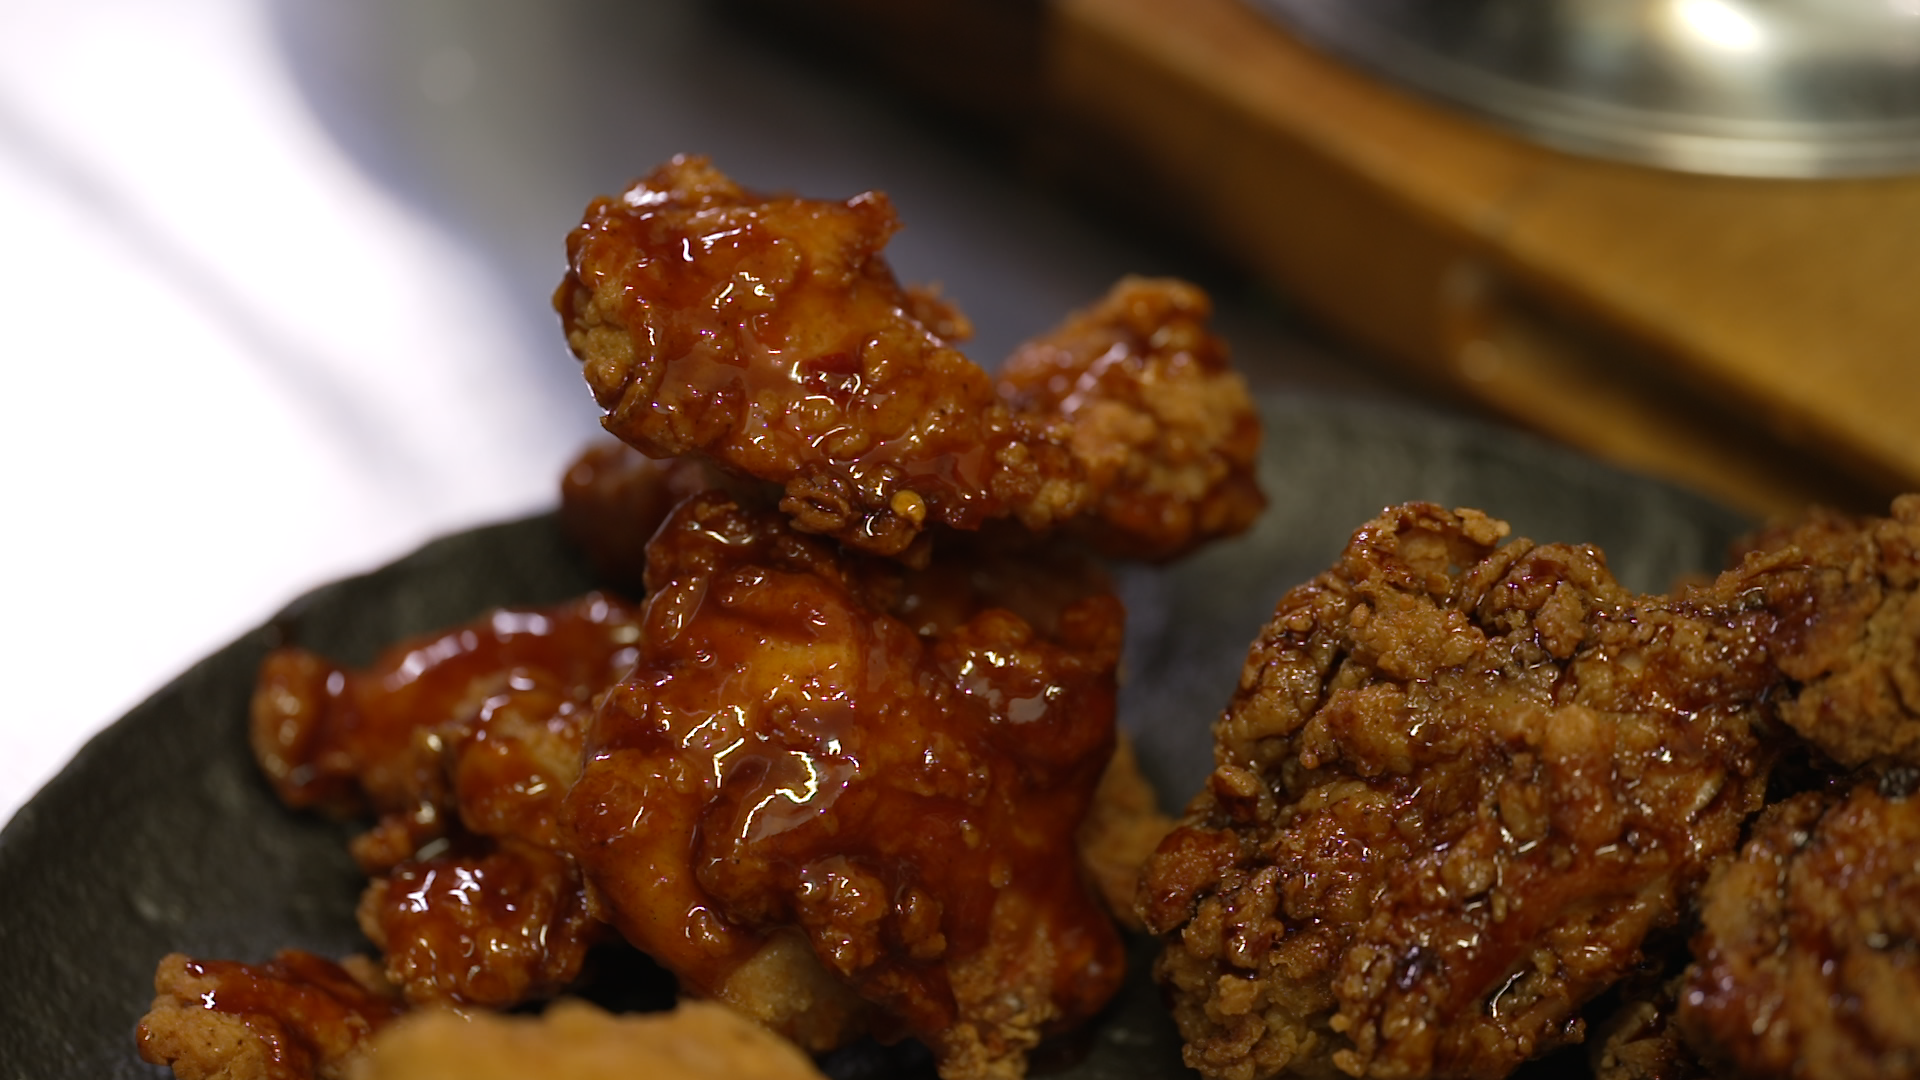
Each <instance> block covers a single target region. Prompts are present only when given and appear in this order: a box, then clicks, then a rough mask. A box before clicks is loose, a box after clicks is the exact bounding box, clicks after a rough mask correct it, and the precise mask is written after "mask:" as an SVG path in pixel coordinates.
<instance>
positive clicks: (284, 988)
mask: <svg viewBox="0 0 1920 1080" xmlns="http://www.w3.org/2000/svg"><path fill="white" fill-rule="evenodd" d="M350 963H351V962H350ZM357 966H358V970H349V968H348V967H346V966H342V965H340V964H335V963H333V962H332V961H329V960H323V959H321V958H320V957H318V956H314V955H313V954H311V953H304V952H299V951H296V950H288V951H286V952H283V953H281V954H280V955H279V956H278V957H276V958H275V959H273V960H271V961H269V962H267V963H264V964H233V963H226V962H223V961H202V960H190V959H188V958H187V957H185V956H182V955H180V954H178V953H174V954H173V955H171V956H168V957H166V958H165V959H163V960H161V961H160V968H159V970H158V971H157V972H156V973H155V975H154V979H153V986H154V991H155V993H156V994H157V996H156V997H155V998H154V1001H153V1008H152V1009H151V1010H150V1011H149V1012H148V1013H147V1015H146V1016H145V1017H143V1018H142V1019H141V1021H140V1027H139V1030H138V1032H137V1033H136V1035H135V1039H136V1041H137V1045H138V1047H139V1050H140V1056H141V1058H143V1059H145V1060H146V1061H148V1062H151V1063H152V1064H155V1065H170V1066H172V1067H173V1073H174V1075H175V1076H177V1077H179V1080H309V1078H312V1077H319V1078H320V1080H335V1078H337V1077H344V1076H346V1074H347V1071H348V1067H349V1065H350V1064H351V1063H352V1061H353V1060H354V1058H356V1057H357V1056H359V1053H360V1051H361V1049H362V1046H363V1043H364V1041H365V1039H366V1038H367V1037H368V1036H369V1035H370V1034H371V1033H372V1032H374V1031H375V1030H377V1029H378V1028H380V1027H381V1026H382V1025H383V1024H386V1023H387V1022H388V1021H390V1020H392V1019H393V1018H394V1017H396V1016H398V1015H399V1014H400V1011H401V1005H400V1002H399V1001H398V1000H397V999H396V998H395V996H394V993H393V989H392V988H391V987H389V986H385V985H384V984H382V983H381V981H380V978H379V975H378V973H377V972H375V971H374V970H373V968H372V965H370V964H364V963H361V964H358V965H357Z"/></svg>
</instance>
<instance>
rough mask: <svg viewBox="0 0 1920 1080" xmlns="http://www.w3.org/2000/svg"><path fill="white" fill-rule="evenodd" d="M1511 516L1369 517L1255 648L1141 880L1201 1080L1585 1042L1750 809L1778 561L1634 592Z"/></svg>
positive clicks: (1771, 674)
mask: <svg viewBox="0 0 1920 1080" xmlns="http://www.w3.org/2000/svg"><path fill="white" fill-rule="evenodd" d="M1506 533H1507V527H1506V525H1505V524H1504V523H1502V522H1499V521H1494V520H1492V519H1489V518H1487V517H1486V516H1484V515H1482V514H1480V513H1478V512H1476V511H1470V510H1462V511H1458V512H1456V513H1448V512H1447V511H1444V510H1442V509H1440V508H1439V507H1436V506H1432V505H1428V504H1411V505H1408V506H1403V507H1400V508H1397V509H1392V510H1389V511H1387V512H1386V513H1385V514H1384V515H1383V516H1381V517H1379V518H1377V519H1375V520H1373V521H1371V522H1369V523H1367V524H1366V525H1365V526H1363V527H1362V528H1361V529H1360V530H1359V531H1358V532H1356V533H1355V534H1354V537H1353V540H1352V542H1351V543H1350V544H1349V545H1348V547H1347V549H1346V552H1345V553H1344V554H1343V555H1342V557H1341V559H1340V561H1339V562H1338V563H1337V564H1336V565H1335V566H1334V567H1333V568H1332V569H1331V570H1329V571H1327V572H1326V573H1324V574H1322V575H1320V576H1319V577H1318V578H1316V579H1314V580H1313V581H1312V582H1309V583H1308V584H1306V585H1303V586H1300V587H1298V588H1296V589H1294V590H1293V591H1291V592H1289V593H1288V594H1287V595H1286V597H1285V598H1283V599H1282V600H1281V601H1280V604H1279V606H1278V608H1277V609H1276V610H1275V612H1274V615H1273V618H1272V620H1271V621H1270V622H1269V623H1268V624H1267V626H1266V628H1265V629H1264V630H1263V631H1262V633H1261V635H1260V638H1259V639H1258V640H1257V641H1256V642H1255V644H1254V646H1253V649H1252V651H1251V653H1250V654H1249V656H1248V658H1247V663H1246V667H1245V669H1244V671H1243V673H1242V676H1241V683H1240V688H1239V691H1238V692H1237V694H1236V695H1235V697H1234V699H1233V701H1232V704H1231V705H1230V706H1229V707H1228V709H1227V710H1226V712H1225V714H1224V715H1223V716H1222V717H1221V719H1220V720H1219V722H1218V723H1217V724H1216V726H1215V729H1214V730H1215V735H1216V739H1217V748H1216V758H1217V761H1218V767H1217V768H1216V770H1215V772H1214V773H1213V775H1212V777H1211V778H1210V779H1209V781H1208V786H1207V788H1206V789H1205V790H1204V791H1203V792H1202V793H1201V794H1200V795H1199V796H1198V797H1197V798H1196V799H1195V801H1194V803H1193V804H1192V805H1191V807H1190V808H1189V813H1188V815H1187V818H1186V820H1185V822H1184V823H1183V824H1182V825H1181V827H1179V828H1177V829H1176V830H1175V831H1174V832H1173V833H1172V834H1170V836H1169V837H1168V839H1167V840H1166V841H1165V842H1164V843H1162V845H1161V846H1160V849H1159V851H1158V852H1157V853H1156V854H1155V856H1154V857H1153V859H1152V860H1150V861H1149V863H1148V866H1147V869H1146V871H1145V874H1144V880H1143V883H1142V893H1141V896H1142V914H1143V916H1144V917H1145V920H1146V922H1147V925H1148V926H1149V927H1150V928H1152V929H1153V930H1155V931H1156V932H1158V933H1161V934H1165V935H1168V942H1167V949H1166V952H1165V954H1164V956H1163V958H1162V960H1161V962H1160V964H1159V966H1158V969H1157V974H1158V977H1159V978H1160V980H1161V982H1162V983H1163V985H1164V986H1165V987H1166V988H1167V989H1168V990H1169V991H1170V992H1171V996H1172V999H1173V1006H1174V1012H1175V1017H1176V1019H1177V1021H1178V1023H1179V1025H1180V1028H1181V1031H1182V1033H1183V1035H1184V1036H1185V1038H1186V1040H1187V1050H1186V1054H1187V1061H1188V1063H1189V1064H1191V1065H1192V1066H1193V1067H1194V1068H1197V1069H1199V1070H1200V1071H1201V1072H1202V1073H1204V1074H1206V1075H1207V1076H1209V1077H1219V1078H1231V1080H1251V1078H1254V1077H1265V1076H1271V1075H1275V1074H1278V1073H1281V1072H1283V1071H1291V1072H1294V1073H1298V1074H1301V1075H1308V1076H1327V1075H1333V1074H1334V1072H1335V1070H1339V1071H1341V1072H1345V1073H1347V1074H1349V1075H1353V1076H1375V1077H1400V1078H1410V1077H1427V1076H1471V1077H1498V1076H1503V1075H1505V1074H1506V1073H1507V1072H1509V1071H1510V1070H1512V1069H1513V1068H1514V1067H1515V1066H1517V1065H1518V1064H1520V1063H1521V1062H1523V1061H1525V1060H1527V1059H1528V1058H1530V1057H1533V1056H1535V1055H1538V1054H1541V1053H1544V1052H1545V1051H1548V1050H1550V1049H1553V1048H1554V1047H1556V1046H1559V1045H1562V1044H1564V1043H1567V1042H1570V1041H1578V1040H1579V1039H1580V1038H1581V1036H1582V1027H1581V1019H1580V1017H1579V1010H1580V1008H1581V1006H1582V1005H1584V1004H1585V1003H1586V1002H1587V1001H1588V1000H1589V999H1591V998H1592V997H1594V996H1595V995H1596V994H1598V993H1599V992H1600V991H1602V990H1603V989H1605V988H1606V987H1607V986H1608V985H1610V984H1611V983H1613V982H1614V981H1615V980H1617V979H1618V978H1619V977H1620V976H1621V975H1623V974H1624V973H1625V972H1627V971H1628V970H1630V969H1631V968H1632V967H1633V966H1634V965H1635V963H1636V962H1637V961H1638V960H1639V959H1640V952H1641V947H1642V943H1643V940H1644V939H1645V938H1646V936H1647V934H1648V932H1649V931H1651V930H1653V929H1655V928H1657V927H1662V926H1665V925H1668V924H1671V923H1673V922H1674V921H1675V919H1676V917H1677V916H1678V914H1679V913H1680V910H1681V905H1682V903H1683V902H1684V898H1685V897H1686V896H1687V895H1688V894H1689V892H1690V890H1692V889H1693V888H1694V887H1695V886H1696V883H1697V882H1698V881H1700V880H1702V879H1704V877H1705V876H1706V874H1707V872H1708V870H1709V869H1710V867H1711V865H1712V863H1713V861H1714V859H1715V858H1716V857H1718V856H1720V855H1722V854H1724V853H1727V852H1730V851H1732V850H1733V848H1734V846H1735V845H1736V843H1737V842H1738V839H1739V830H1740V827H1741V824H1742V823H1743V822H1744V821H1745V820H1746V818H1747V817H1748V816H1749V815H1750V814H1752V813H1753V812H1754V811H1755V810H1757V809H1758V808H1759V805H1760V801H1761V798H1762V794H1763V789H1764V783H1765V778H1766V771H1767V752H1766V750H1765V749H1764V748H1763V746H1762V744H1761V741H1760V739H1759V737H1758V735H1757V734H1756V725H1757V724H1758V723H1759V722H1760V718H1759V716H1758V714H1757V705H1758V703H1759V702H1760V701H1761V699H1762V698H1763V696H1764V695H1765V693H1766V692H1767V691H1768V690H1769V688H1771V687H1773V686H1774V685H1775V684H1776V683H1777V682H1778V681H1779V676H1778V674H1777V673H1776V672H1775V670H1774V668H1773V665H1772V664H1771V663H1770V662H1769V659H1768V654H1767V651H1766V648H1765V642H1766V641H1767V640H1768V635H1769V634H1770V633H1772V631H1773V630H1774V624H1775V620H1774V617H1773V615H1772V614H1771V613H1770V611H1769V608H1768V603H1769V598H1771V597H1775V596H1776V595H1777V594H1782V595H1783V594H1788V593H1791V591H1792V589H1794V588H1796V587H1798V586H1799V585H1800V584H1801V582H1800V581H1799V580H1798V579H1797V578H1795V577H1794V573H1793V571H1791V570H1790V569H1783V568H1782V562H1783V561H1784V562H1789V563H1790V562H1791V560H1780V559H1773V560H1772V561H1770V559H1769V557H1764V556H1760V557H1755V558H1753V559H1750V560H1749V561H1748V562H1747V563H1745V564H1744V565H1743V566H1742V568H1741V569H1739V570H1736V571H1732V572H1729V573H1728V574H1726V575H1723V576H1722V577H1721V578H1720V579H1719V580H1717V581H1715V582H1714V583H1713V584H1712V585H1710V586H1708V587H1705V588H1699V589H1695V590H1691V591H1688V592H1685V593H1682V594H1680V595H1678V596H1676V597H1672V598H1665V597H1634V596H1631V595H1629V594H1628V593H1627V592H1626V591H1625V590H1624V589H1622V588H1621V587H1620V586H1619V585H1618V584H1616V583H1615V582H1614V580H1613V578H1612V577H1611V575H1609V574H1608V572H1607V568H1606V564H1605V561H1604V559H1603V557H1602V556H1601V554H1600V553H1599V552H1598V551H1597V550H1595V549H1593V548H1591V547H1569V546H1561V545H1542V546H1536V545H1534V544H1532V543H1531V542H1529V541H1525V540H1517V541H1514V542H1513V543H1510V544H1507V545H1506V546H1504V547H1498V546H1496V545H1497V544H1498V543H1499V541H1500V540H1501V538H1502V537H1504V536H1505V535H1506Z"/></svg>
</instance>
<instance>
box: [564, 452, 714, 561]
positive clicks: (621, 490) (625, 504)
mask: <svg viewBox="0 0 1920 1080" xmlns="http://www.w3.org/2000/svg"><path fill="white" fill-rule="evenodd" d="M724 486H727V485H726V481H725V479H724V477H723V476H722V474H721V473H719V472H718V471H717V470H714V469H711V468H708V467H706V465H705V464H704V463H702V462H701V461H699V460H698V459H693V458H670V459H668V460H665V461H656V460H655V459H653V458H650V457H647V456H646V455H645V454H642V453H641V452H640V451H638V450H635V449H634V448H633V447H631V446H628V445H627V444H626V443H623V442H619V441H618V440H614V439H602V440H600V441H598V442H595V443H594V444H593V445H591V446H589V447H587V448H586V449H585V450H583V451H581V453H580V456H579V457H577V458H575V459H574V460H573V463H572V464H571V465H569V466H567V471H566V473H565V474H563V476H562V477H561V480H560V528H561V530H562V531H563V532H565V533H566V536H567V539H568V540H570V541H572V542H573V544H574V546H575V547H578V548H579V549H580V551H581V553H582V554H584V555H585V556H586V557H587V562H588V564H589V565H591V566H592V567H593V571H594V573H595V574H598V575H599V576H600V577H601V578H602V579H603V580H604V581H606V582H607V583H609V584H611V585H613V586H615V587H617V588H619V589H622V590H625V591H626V592H627V593H629V594H630V595H633V596H639V595H641V594H642V593H644V592H645V591H646V579H647V541H649V540H651V539H653V531H654V530H655V529H658V528H659V527H660V523H661V522H662V521H664V520H666V516H667V512H668V511H670V510H672V509H673V508H674V507H675V506H677V505H679V503H680V501H681V500H682V499H685V498H687V497H688V496H690V495H695V494H698V493H699V492H702V491H707V490H709V489H712V488H716V487H724ZM743 494H744V493H743Z"/></svg>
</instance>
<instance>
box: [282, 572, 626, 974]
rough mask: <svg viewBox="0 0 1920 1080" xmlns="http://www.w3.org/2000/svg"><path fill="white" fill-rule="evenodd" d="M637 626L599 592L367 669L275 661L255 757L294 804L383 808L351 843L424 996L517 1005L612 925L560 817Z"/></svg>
mask: <svg viewBox="0 0 1920 1080" xmlns="http://www.w3.org/2000/svg"><path fill="white" fill-rule="evenodd" d="M639 636H640V630H639V626H638V613H637V612H635V611H634V610H632V609H631V608H629V607H627V606H626V605H625V604H623V603H622V602H620V601H618V600H616V599H613V598H611V597H608V596H605V595H602V594H598V593H595V594H590V595H588V596H586V597H583V598H581V599H579V600H576V601H573V602H571V603H568V604H564V605H559V606H556V607H552V608H544V609H531V610H510V609H502V610H499V611H495V612H493V613H491V614H489V615H487V616H485V617H483V618H481V619H478V620H476V621H474V622H472V623H469V624H467V625H465V626H459V627H455V628H453V629H451V630H448V631H445V632H443V633H438V634H430V635H426V636H423V637H420V638H416V639H413V640H410V641H405V642H402V643H400V644H398V645H395V646H393V647H392V648H390V649H388V650H386V651H385V652H383V653H382V654H381V655H380V657H379V658H378V659H376V660H375V662H374V663H373V665H372V666H370V667H368V668H366V669H364V670H359V671H348V670H345V669H342V668H340V667H338V666H336V665H334V664H332V663H330V662H328V661H326V660H324V659H322V658H321V657H319V656H317V655H315V654H313V653H312V652H309V651H307V650H304V649H300V648H291V647H290V648H283V649H280V650H277V651H276V652H274V653H272V654H271V655H269V656H268V657H267V659H266V661H265V663H264V664H263V665H262V667H261V673H260V681H259V685H258V688H257V690H256V692H255V696H254V703H253V727H252V730H253V739H254V748H255V755H256V757H258V758H259V760H260V762H261V765H262V767H263V768H264V770H265V771H266V773H267V775H268V777H269V779H271V780H272V781H273V783H274V787H275V790H276V791H278V792H279V794H280V796H281V798H282V800H283V801H285V802H286V803H287V804H288V805H290V806H293V807H306V806H318V807H322V808H325V809H329V810H333V811H335V812H338V813H348V812H353V811H358V810H369V809H370V810H372V811H374V812H375V813H377V814H378V815H379V818H378V820H377V822H376V823H375V825H374V826H373V827H372V828H371V829H370V830H368V831H367V832H366V833H365V834H363V835H362V836H361V837H359V838H358V839H357V840H355V842H354V855H355V856H356V858H357V859H358V860H359V862H360V863H361V865H362V866H363V867H364V868H365V869H366V870H367V871H368V873H370V874H375V875H378V876H377V877H376V878H375V880H374V881H373V883H372V884H371V885H370V886H369V887H368V890H367V893H366V895H365V896H364V897H363V898H362V901H361V905H360V913H359V914H360V922H361V926H362V928H363V929H364V930H365V931H366V933H367V936H368V937H369V938H370V939H371V940H372V941H373V942H374V943H375V944H376V945H378V946H380V947H381V948H382V949H383V950H384V951H385V955H386V972H387V977H388V978H390V979H392V980H393V982H394V983H396V984H397V985H398V986H399V987H400V988H401V989H402V991H403V992H404V994H405V995H406V997H407V999H408V1000H409V1001H411V1002H413V1003H415V1004H423V1003H427V1002H433V1001H453V1002H464V1003H471V1004H481V1005H491V1006H506V1005H512V1004H516V1003H518V1002H520V1001H524V1000H528V999H530V998H538V997H544V996H547V995H550V994H552V993H554V992H556V991H557V990H559V989H560V988H562V987H564V986H565V985H567V984H568V983H570V982H571V981H573V979H574V977H575V976H576V975H577V974H578V972H579V969H580V965H581V963H582V962H583V960H584V958H585V955H586V950H587V948H588V947H589V946H590V945H591V944H592V943H593V942H594V941H595V940H596V939H597V938H598V937H599V935H600V926H599V923H598V922H597V921H596V920H594V919H592V918H591V917H590V916H589V915H588V914H587V905H586V899H585V896H584V894H583V892H582V885H581V882H580V878H579V873H578V871H577V869H576V868H575V867H574V865H573V861H572V859H571V858H570V857H569V856H567V855H566V854H565V852H564V850H563V846H562V843H561V837H560V834H559V830H558V826H557V824H556V818H557V815H558V811H559V805H560V798H561V796H562V795H563V794H564V793H565V792H566V789H567V787H568V786H569V785H571V784H572V782H573V779H574V777H575V776H576V775H577V774H578V772H579V762H580V747H581V744H582V742H583V741H584V738H585V731H586V724H587V721H588V719H589V716H590V714H591V709H592V703H593V699H594V696H595V695H596V694H598V693H599V692H600V691H602V690H604V689H606V688H607V687H608V686H611V685H612V684H613V682H614V681H615V680H616V679H617V678H618V677H620V676H621V675H623V674H625V672H626V670H627V669H628V668H629V667H631V666H632V663H633V658H634V656H635V649H634V644H635V642H637V641H638V639H639Z"/></svg>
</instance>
